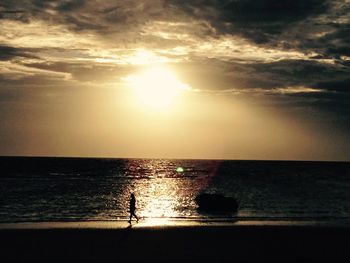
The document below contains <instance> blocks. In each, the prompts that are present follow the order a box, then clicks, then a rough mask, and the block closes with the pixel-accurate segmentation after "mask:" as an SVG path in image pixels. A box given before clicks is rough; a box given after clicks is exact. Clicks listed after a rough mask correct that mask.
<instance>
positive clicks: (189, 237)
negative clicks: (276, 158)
mask: <svg viewBox="0 0 350 263" xmlns="http://www.w3.org/2000/svg"><path fill="white" fill-rule="evenodd" d="M0 229H1V230H0V236H1V250H2V252H1V254H2V259H4V261H3V262H14V261H15V262H27V261H29V260H34V261H36V262H37V261H40V262H43V261H46V262H52V261H60V262H66V261H74V262H86V261H100V262H102V261H107V260H108V261H113V262H124V261H125V262H130V261H131V262H141V261H142V262H184V261H185V262H188V261H196V262H201V261H202V262H222V261H230V262H257V261H258V262H301V261H305V262H306V261H307V262H319V261H320V260H326V261H330V262H337V261H339V260H349V259H350V228H349V227H348V226H347V225H336V224H334V225H332V224H329V223H326V222H325V223H324V224H322V223H318V224H314V223H311V222H309V223H302V222H300V223H299V224H298V223H295V224H292V223H290V222H285V223H283V222H282V223H281V222H265V223H262V222H245V223H244V222H237V223H219V222H207V223H203V222H192V221H186V222H175V223H174V222H167V223H165V222H163V223H161V222H156V223H154V222H153V223H152V222H141V223H139V224H136V223H134V224H133V225H132V226H130V225H129V224H127V223H126V222H65V223H53V222H51V223H22V224H1V226H0Z"/></svg>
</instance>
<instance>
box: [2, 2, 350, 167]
mask: <svg viewBox="0 0 350 263" xmlns="http://www.w3.org/2000/svg"><path fill="white" fill-rule="evenodd" d="M349 73H350V1H349V0H331V1H326V0H308V1H305V0H284V1H281V0H206V1H204V0H193V1H184V0H183V1H181V0H125V1H116V0H113V1H112V0H111V1H109V0H105V1H102V0H89V1H87V0H64V1H63V0H62V1H56V0H46V1H41V0H1V1H0V155H5V156H8V155H11V156H12V155H14V156H18V155H20V156H82V157H86V156H89V157H120V158H192V159H271V160H347V161H349V160H350V93H349V92H350V74H349Z"/></svg>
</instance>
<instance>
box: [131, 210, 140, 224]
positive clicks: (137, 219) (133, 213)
mask: <svg viewBox="0 0 350 263" xmlns="http://www.w3.org/2000/svg"><path fill="white" fill-rule="evenodd" d="M132 215H133V216H134V217H135V218H136V222H138V221H139V218H138V217H137V215H136V213H135V211H133V212H132Z"/></svg>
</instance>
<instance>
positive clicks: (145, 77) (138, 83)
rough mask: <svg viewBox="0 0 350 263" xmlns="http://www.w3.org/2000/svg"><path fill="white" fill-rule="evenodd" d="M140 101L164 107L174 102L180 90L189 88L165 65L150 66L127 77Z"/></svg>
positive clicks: (151, 105) (159, 107)
mask: <svg viewBox="0 0 350 263" xmlns="http://www.w3.org/2000/svg"><path fill="white" fill-rule="evenodd" d="M125 80H126V82H127V83H128V84H130V85H131V87H132V88H133V90H134V91H135V93H136V95H137V97H138V98H139V99H140V101H141V102H142V103H143V104H145V105H147V106H149V107H151V108H155V109H164V108H167V107H169V106H171V105H172V104H173V102H174V101H175V98H176V97H177V96H178V95H179V93H180V92H182V91H184V90H188V89H189V85H187V84H185V83H182V82H181V81H179V80H178V79H177V78H176V75H175V74H174V73H173V72H172V71H170V70H169V69H167V68H165V67H155V68H149V69H147V70H145V71H143V72H141V73H140V74H134V75H129V76H127V77H126V78H125Z"/></svg>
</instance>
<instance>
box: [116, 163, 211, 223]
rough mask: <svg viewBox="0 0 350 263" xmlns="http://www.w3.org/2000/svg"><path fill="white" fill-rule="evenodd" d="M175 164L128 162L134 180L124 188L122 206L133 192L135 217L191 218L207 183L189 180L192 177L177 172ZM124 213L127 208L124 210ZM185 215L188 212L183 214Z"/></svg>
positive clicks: (206, 179)
mask: <svg viewBox="0 0 350 263" xmlns="http://www.w3.org/2000/svg"><path fill="white" fill-rule="evenodd" d="M178 167H179V166H178V164H177V163H175V162H174V161H171V160H131V161H130V162H128V164H127V170H128V171H132V172H134V173H137V175H136V174H134V176H137V178H138V179H137V180H133V181H132V183H131V184H129V185H127V187H126V188H125V191H123V196H124V198H123V199H125V202H124V204H126V206H127V205H128V200H129V199H128V198H129V195H130V193H131V192H134V193H135V195H136V199H137V214H138V215H139V216H140V217H143V218H168V217H170V218H179V217H186V216H189V215H191V214H193V211H195V210H196V204H195V203H194V198H195V196H196V195H197V193H198V192H200V191H201V190H202V189H203V188H204V187H205V186H206V185H207V183H208V178H207V177H203V178H202V179H199V180H198V178H197V179H196V180H189V178H188V177H189V176H193V174H190V173H186V172H181V173H179V172H177V168H178ZM125 208H126V210H127V207H125ZM186 211H188V212H186Z"/></svg>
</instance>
